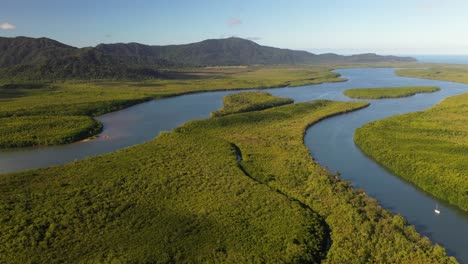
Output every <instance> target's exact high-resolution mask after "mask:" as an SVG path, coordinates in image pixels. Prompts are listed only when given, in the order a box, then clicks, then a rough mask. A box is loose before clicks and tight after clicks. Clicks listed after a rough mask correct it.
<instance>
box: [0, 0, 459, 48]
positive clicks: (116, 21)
mask: <svg viewBox="0 0 468 264" xmlns="http://www.w3.org/2000/svg"><path fill="white" fill-rule="evenodd" d="M467 14H468V1H466V0H438V1H436V0H404V1H401V0H378V1H373V0H348V1H346V0H287V1H286V0H237V1H229V0H185V1H182V0H0V36H3V37H14V36H28V37H48V38H52V39H55V40H58V41H60V42H62V43H65V44H68V45H72V46H76V47H86V46H95V45H97V44H99V43H116V42H123V43H128V42H139V43H143V44H149V45H167V44H184V43H192V42H198V41H201V40H204V39H211V38H226V37H231V36H235V37H241V38H247V39H250V40H253V41H255V42H257V43H259V44H261V45H267V46H273V47H280V48H290V49H299V50H308V51H311V52H314V53H326V52H334V53H339V54H355V53H364V52H375V53H379V54H468V34H467V31H466V27H467V26H468V15H467Z"/></svg>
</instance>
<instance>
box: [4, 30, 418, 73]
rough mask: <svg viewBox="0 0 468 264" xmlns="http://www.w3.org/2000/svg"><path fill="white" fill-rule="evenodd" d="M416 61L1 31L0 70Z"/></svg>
mask: <svg viewBox="0 0 468 264" xmlns="http://www.w3.org/2000/svg"><path fill="white" fill-rule="evenodd" d="M414 61H416V60H415V59H414V58H410V57H396V56H380V55H376V54H360V55H352V56H341V55H337V54H322V55H316V54H313V53H310V52H306V51H296V50H289V49H280V48H273V47H267V46H261V45H259V44H257V43H255V42H253V41H250V40H246V39H241V38H227V39H209V40H204V41H201V42H197V43H191V44H184V45H168V46H149V45H144V44H139V43H128V44H124V43H116V44H100V45H98V46H96V47H87V48H75V47H72V46H68V45H65V44H62V43H60V42H57V41H55V40H52V39H47V38H27V37H16V38H1V37H0V74H1V75H3V76H5V77H15V78H25V79H53V78H60V79H61V78H155V77H161V76H162V74H161V73H160V72H159V71H158V69H161V68H176V67H203V66H233V65H281V64H283V65H284V64H288V65H295V64H318V63H322V64H327V63H345V64H346V63H379V62H414Z"/></svg>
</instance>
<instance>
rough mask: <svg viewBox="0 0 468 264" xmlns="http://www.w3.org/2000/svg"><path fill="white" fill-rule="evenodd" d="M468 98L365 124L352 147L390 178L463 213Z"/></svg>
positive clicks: (467, 206) (467, 200)
mask: <svg viewBox="0 0 468 264" xmlns="http://www.w3.org/2000/svg"><path fill="white" fill-rule="evenodd" d="M467 101H468V94H463V95H458V96H454V97H450V98H448V99H445V100H444V101H443V102H442V103H440V104H438V105H436V106H434V107H432V108H430V109H428V110H426V111H421V112H416V113H410V114H404V115H397V116H393V117H390V118H387V119H384V120H379V121H375V122H372V123H369V124H367V125H365V126H363V127H362V128H359V129H358V130H357V131H356V134H355V141H356V143H357V145H358V146H359V147H360V148H361V149H362V150H363V151H364V152H365V153H366V154H367V155H369V156H370V157H372V158H373V159H375V160H376V161H377V162H379V163H380V164H382V165H384V166H385V167H387V168H389V169H390V170H392V171H393V172H395V174H397V175H399V176H401V177H403V178H405V179H407V180H408V181H410V182H412V183H414V184H416V185H417V186H419V187H420V188H421V189H423V190H425V191H427V192H429V193H431V194H432V195H434V196H436V197H438V198H440V199H442V200H445V201H448V202H449V203H451V204H454V205H456V206H458V207H459V208H461V209H463V210H465V211H468V192H467V190H468V181H467V178H466V171H468V160H467V156H466V155H467V153H468V140H467V139H468V125H467V124H468V115H467V113H468V105H467V104H466V102H467Z"/></svg>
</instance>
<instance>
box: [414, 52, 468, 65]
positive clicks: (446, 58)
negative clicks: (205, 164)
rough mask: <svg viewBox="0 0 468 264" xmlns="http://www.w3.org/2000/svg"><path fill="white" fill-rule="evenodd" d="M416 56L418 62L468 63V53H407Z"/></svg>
mask: <svg viewBox="0 0 468 264" xmlns="http://www.w3.org/2000/svg"><path fill="white" fill-rule="evenodd" d="M405 56H411V57H413V58H416V59H417V60H418V62H423V63H424V62H425V63H445V64H468V55H467V54H464V55H405Z"/></svg>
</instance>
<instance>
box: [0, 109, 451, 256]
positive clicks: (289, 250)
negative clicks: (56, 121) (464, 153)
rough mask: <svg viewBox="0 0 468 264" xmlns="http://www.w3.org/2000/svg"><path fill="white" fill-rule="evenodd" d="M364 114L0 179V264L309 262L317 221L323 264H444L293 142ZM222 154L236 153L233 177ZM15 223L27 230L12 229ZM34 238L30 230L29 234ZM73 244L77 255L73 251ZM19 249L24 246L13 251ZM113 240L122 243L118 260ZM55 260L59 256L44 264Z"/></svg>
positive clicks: (259, 121) (179, 139) (205, 123)
mask: <svg viewBox="0 0 468 264" xmlns="http://www.w3.org/2000/svg"><path fill="white" fill-rule="evenodd" d="M366 105H367V104H366V103H357V102H356V103H345V102H331V101H316V102H311V103H301V104H293V105H286V106H282V107H275V108H272V109H269V110H264V111H260V112H251V113H242V114H236V115H232V116H226V117H220V118H215V119H207V120H201V121H192V122H189V123H187V124H185V125H183V126H181V127H179V128H177V129H175V131H174V132H168V133H163V134H162V135H160V136H159V137H157V138H156V139H155V140H153V141H151V142H148V143H145V144H141V145H138V146H135V147H131V148H128V149H125V150H122V151H118V152H115V153H112V154H108V155H104V156H99V157H95V158H90V159H86V160H83V161H77V162H74V163H70V164H67V165H63V166H59V167H52V168H47V169H41V170H34V171H28V172H23V173H19V174H10V175H2V176H1V177H0V179H1V181H2V184H1V186H3V187H4V190H3V191H2V199H1V202H2V203H3V204H4V206H2V207H0V208H4V209H3V210H2V211H3V212H2V214H1V215H2V216H3V217H4V219H5V221H4V223H5V224H4V225H2V228H3V229H4V230H2V232H1V234H4V235H2V236H1V237H0V239H2V240H4V241H3V242H2V243H0V244H1V245H3V246H5V247H7V248H8V250H7V248H4V249H3V250H2V251H3V252H5V254H2V256H3V257H5V258H7V259H19V260H21V259H25V258H26V257H27V259H29V260H31V259H35V260H37V261H40V260H41V259H50V257H51V256H50V255H49V254H53V255H55V256H56V257H60V258H62V259H61V260H62V261H67V258H71V259H73V260H77V259H82V260H87V261H103V260H113V261H118V260H123V259H125V260H135V261H137V260H138V261H139V262H142V261H147V260H149V259H151V260H153V261H162V260H164V259H174V260H178V261H184V260H193V259H197V260H200V261H221V262H222V261H229V260H234V259H236V260H239V259H244V258H245V260H247V259H251V260H255V259H257V258H261V259H264V260H271V261H274V262H276V261H280V260H283V261H286V262H296V261H306V260H307V261H317V260H318V259H321V258H323V257H324V256H325V252H324V247H325V246H326V241H328V239H326V237H327V236H326V233H324V230H325V229H326V228H325V227H326V226H325V225H324V223H323V222H321V220H320V217H319V215H317V214H316V213H315V212H318V214H320V215H323V216H324V217H325V222H326V224H327V225H328V226H329V228H330V229H331V233H330V235H331V241H332V244H331V247H330V249H329V250H328V252H327V253H326V256H327V262H328V263H342V262H343V261H344V260H346V261H350V260H353V261H361V262H362V261H376V262H380V261H390V262H392V261H410V262H415V261H416V262H417V261H420V262H424V263H431V262H435V263H450V262H454V259H450V258H447V257H446V256H445V253H444V251H443V249H442V248H441V247H438V246H436V247H433V246H432V245H431V243H430V241H429V240H428V239H427V238H422V237H420V236H419V235H418V234H417V233H416V232H415V230H414V228H412V227H408V226H406V225H405V222H404V220H403V218H401V217H400V216H392V215H391V214H390V213H389V212H388V211H385V210H383V209H381V208H380V207H379V206H378V204H377V202H376V201H375V200H373V199H369V198H368V197H367V196H366V195H365V194H364V193H362V192H359V191H355V190H354V189H353V188H351V186H350V185H349V184H348V183H346V182H342V181H340V180H339V179H338V178H337V177H335V176H333V175H330V174H328V173H327V172H326V171H325V170H323V169H322V168H321V167H320V166H318V165H317V164H316V163H314V162H313V160H312V159H311V157H310V155H309V154H308V151H307V149H306V148H305V146H304V144H303V142H302V137H303V134H304V131H305V129H306V127H308V126H309V125H311V124H312V123H314V122H317V121H318V120H321V119H322V118H324V117H326V116H330V115H335V114H337V113H340V112H347V111H351V110H355V109H359V108H362V107H364V106H366ZM232 144H234V145H236V146H237V147H238V150H237V151H239V150H240V151H241V152H242V156H243V160H242V161H241V165H242V167H243V170H241V169H240V168H239V167H238V163H237V162H238V161H237V156H236V153H237V152H236V150H233V149H232ZM201 163H203V164H204V166H202V167H200V166H199V164H201ZM245 171H247V172H248V174H249V175H250V177H252V178H253V179H255V181H253V180H252V179H251V178H249V177H246V175H245V174H244V172H245ZM31 187H32V188H31ZM27 192H28V193H29V192H32V193H31V195H24V194H25V193H27ZM32 197H34V198H32ZM230 197H232V198H230ZM233 198H235V199H233ZM31 199H33V200H31ZM122 199H124V200H122ZM239 199H240V200H239ZM239 201H241V202H239ZM8 204H15V205H16V206H15V208H16V209H15V210H13V208H11V209H8V208H10V207H9V206H8ZM21 204H29V208H30V209H27V210H26V208H27V207H23V206H18V205H21ZM301 204H304V205H306V206H307V207H304V206H303V205H301ZM21 208H23V209H21ZM170 208H172V209H170ZM308 208H310V209H308ZM6 209H8V210H6ZM169 209H170V210H169ZM178 212H179V213H178ZM180 212H189V214H188V215H187V214H184V217H182V216H181V215H180ZM18 216H21V218H22V219H26V220H27V221H25V222H24V221H23V222H17V221H15V220H14V219H15V217H18ZM79 219H81V220H79ZM184 219H186V220H184ZM209 219H216V221H215V222H212V221H209ZM350 219H354V220H353V221H350ZM189 222H190V224H189ZM143 223H144V224H143ZM215 224H216V226H215ZM219 225H221V226H222V227H217V226H219ZM15 226H17V227H19V228H15ZM34 226H38V227H40V228H37V229H35V228H29V227H34ZM65 227H66V228H65ZM324 228H325V229H324ZM226 229H228V231H226ZM22 230H23V231H22ZM306 230H307V231H306ZM18 232H19V233H18ZM41 232H44V233H41ZM181 232H182V233H183V234H184V235H183V237H181V236H180V234H181ZM258 232H260V233H261V234H262V235H261V236H260V235H259V234H258ZM77 233H79V234H80V241H84V240H85V241H87V243H82V242H81V243H75V239H76V236H75V235H73V234H77ZM41 234H44V235H41ZM353 234H354V235H353ZM355 234H360V235H359V236H356V235H355ZM384 234H385V235H384ZM23 237H31V238H34V240H31V241H30V242H28V243H27V244H24V243H21V241H22V238H23ZM262 237H263V238H267V239H266V240H265V241H263V240H262ZM350 237H353V239H350ZM121 238H125V240H126V241H132V243H130V244H129V243H126V245H127V247H125V248H122V247H121V246H119V241H120V240H121ZM148 241H150V243H148ZM194 241H195V242H194ZM285 241H287V244H285ZM375 241H379V242H375ZM394 241H398V243H394ZM388 243H392V245H393V246H392V248H391V250H390V249H389V248H388V247H386V246H385V245H387V244H388ZM379 245H380V246H379ZM416 245H417V247H416ZM39 248H41V250H38V249H39ZM414 248H416V250H414ZM11 249H14V250H11ZM64 249H66V250H67V252H68V254H66V255H64V254H54V252H58V251H60V252H63V250H64ZM142 249H144V250H142ZM37 252H41V253H40V254H36V253H37ZM111 252H112V253H111ZM382 252H384V254H382ZM402 252H404V253H402ZM401 256H404V258H403V259H402V257H401Z"/></svg>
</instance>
